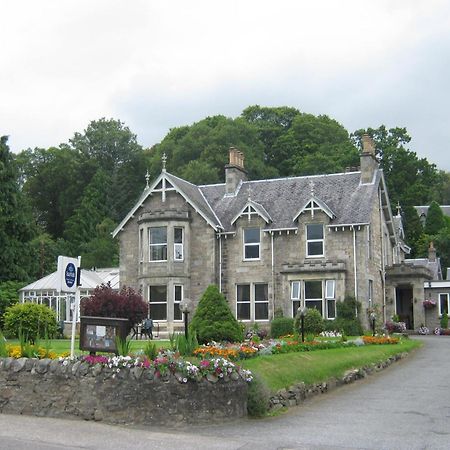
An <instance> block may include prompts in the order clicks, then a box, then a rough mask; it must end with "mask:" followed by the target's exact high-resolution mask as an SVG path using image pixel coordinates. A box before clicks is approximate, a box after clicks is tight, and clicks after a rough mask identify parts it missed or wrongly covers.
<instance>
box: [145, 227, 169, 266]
mask: <svg viewBox="0 0 450 450" xmlns="http://www.w3.org/2000/svg"><path fill="white" fill-rule="evenodd" d="M155 228H164V229H165V230H166V242H158V243H156V244H153V243H152V231H151V230H153V229H155ZM152 247H158V248H159V247H161V248H164V247H165V248H166V259H152ZM148 251H149V254H148V260H149V262H166V261H167V227H166V226H158V227H149V229H148Z"/></svg>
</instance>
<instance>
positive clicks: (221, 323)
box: [190, 285, 243, 344]
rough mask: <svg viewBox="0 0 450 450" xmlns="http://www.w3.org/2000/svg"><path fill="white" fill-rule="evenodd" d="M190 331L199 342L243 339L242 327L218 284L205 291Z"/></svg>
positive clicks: (237, 340) (238, 340)
mask: <svg viewBox="0 0 450 450" xmlns="http://www.w3.org/2000/svg"><path fill="white" fill-rule="evenodd" d="M190 332H191V333H195V334H196V335H197V339H198V342H199V343H201V344H206V343H208V342H210V341H229V342H240V341H242V338H243V335H242V328H241V326H240V325H239V322H238V321H237V320H236V319H235V318H234V317H233V314H232V313H231V310H230V307H229V306H228V303H227V301H226V299H225V297H224V296H223V295H222V294H221V293H220V292H219V289H218V288H217V286H214V285H211V286H209V287H208V288H207V289H206V291H205V292H204V294H203V296H202V298H201V299H200V302H199V304H198V306H197V309H196V311H195V313H194V317H193V318H192V322H191V324H190Z"/></svg>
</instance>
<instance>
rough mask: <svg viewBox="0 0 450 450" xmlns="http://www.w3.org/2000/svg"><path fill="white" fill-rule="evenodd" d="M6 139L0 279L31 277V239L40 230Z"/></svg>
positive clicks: (1, 160)
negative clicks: (21, 189)
mask: <svg viewBox="0 0 450 450" xmlns="http://www.w3.org/2000/svg"><path fill="white" fill-rule="evenodd" d="M7 140H8V138H7V137H6V136H3V137H0V249H1V251H0V282H2V281H6V280H27V279H28V277H29V272H30V266H31V264H32V259H33V255H32V253H31V248H30V245H29V242H30V240H31V239H32V238H33V237H34V235H35V234H36V232H37V228H36V226H35V223H34V220H33V217H32V215H31V211H30V209H29V208H28V204H27V202H26V201H25V199H24V197H23V195H22V193H21V191H20V189H19V184H18V176H19V173H18V170H17V168H16V165H15V163H14V160H13V157H12V155H11V153H10V150H9V147H8V145H7Z"/></svg>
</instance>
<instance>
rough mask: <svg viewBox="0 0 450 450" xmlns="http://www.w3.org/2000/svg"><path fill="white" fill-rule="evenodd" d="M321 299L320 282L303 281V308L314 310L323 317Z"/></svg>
mask: <svg viewBox="0 0 450 450" xmlns="http://www.w3.org/2000/svg"><path fill="white" fill-rule="evenodd" d="M322 299H323V294H322V281H320V280H319V281H305V306H306V307H307V308H316V309H317V311H319V312H320V314H321V315H322V316H323V308H322Z"/></svg>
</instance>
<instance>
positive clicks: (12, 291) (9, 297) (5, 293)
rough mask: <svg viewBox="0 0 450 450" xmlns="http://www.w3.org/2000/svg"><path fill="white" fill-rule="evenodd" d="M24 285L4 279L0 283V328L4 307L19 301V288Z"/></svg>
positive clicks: (1, 327) (0, 327) (0, 328)
mask: <svg viewBox="0 0 450 450" xmlns="http://www.w3.org/2000/svg"><path fill="white" fill-rule="evenodd" d="M23 286H24V283H23V282H20V281H4V282H3V283H0V330H2V329H3V315H4V314H5V311H6V308H9V307H10V306H13V305H15V304H16V303H17V302H18V301H19V289H21V288H22V287H23Z"/></svg>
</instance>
